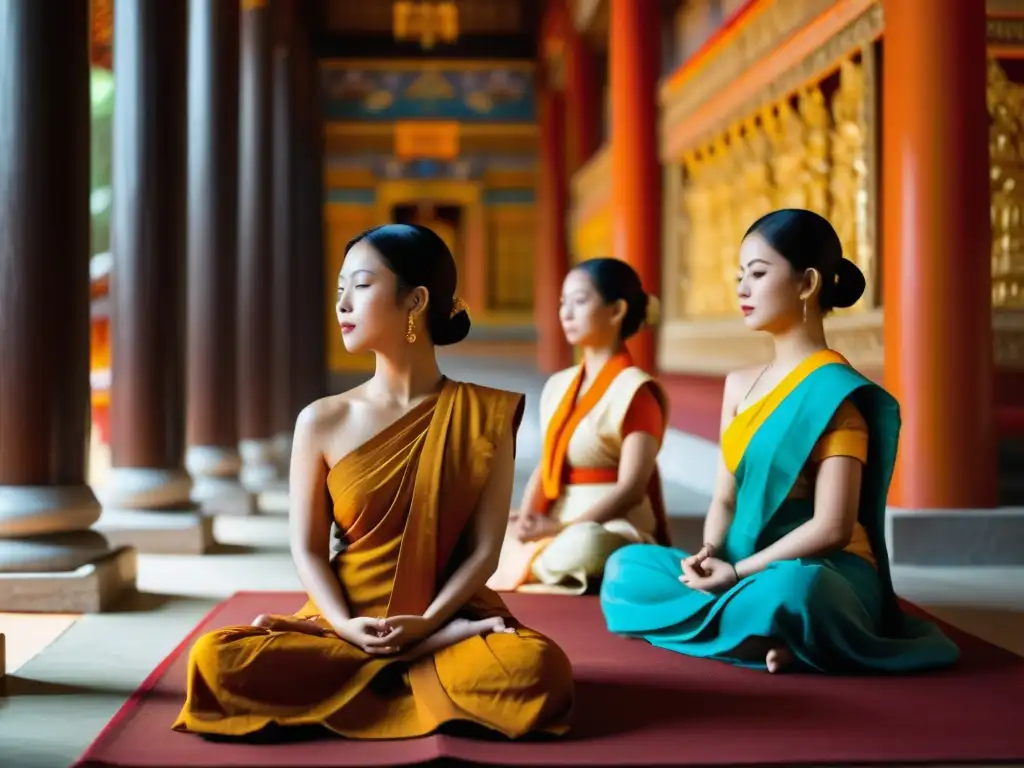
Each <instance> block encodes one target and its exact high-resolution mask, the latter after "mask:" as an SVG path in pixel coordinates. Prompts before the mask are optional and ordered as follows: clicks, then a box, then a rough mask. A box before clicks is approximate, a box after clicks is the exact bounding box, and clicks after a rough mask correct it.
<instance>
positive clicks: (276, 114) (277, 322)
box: [270, 2, 298, 478]
mask: <svg viewBox="0 0 1024 768" xmlns="http://www.w3.org/2000/svg"><path fill="white" fill-rule="evenodd" d="M272 8H273V12H274V13H273V18H274V20H275V21H274V29H273V35H274V38H275V40H274V51H273V57H272V60H273V64H272V72H271V90H272V92H273V96H272V107H271V109H272V112H273V115H272V117H271V123H272V126H271V140H272V144H273V147H272V150H271V154H272V168H271V178H272V183H271V189H272V190H273V191H272V192H271V196H272V214H271V230H272V231H271V248H272V255H271V261H272V262H273V266H272V267H271V275H272V280H271V294H272V296H271V300H270V306H271V308H272V313H273V314H272V318H273V320H272V323H271V337H270V338H271V347H272V349H271V354H272V356H273V363H272V364H271V376H270V385H271V394H270V413H271V430H272V434H273V439H274V451H275V459H276V461H277V463H278V473H279V475H280V476H281V477H284V478H287V476H288V463H289V460H290V457H291V444H292V428H293V426H294V424H295V414H294V413H293V412H292V392H291V387H292V377H293V375H294V374H293V368H294V362H295V361H294V358H293V353H292V341H293V339H294V338H295V329H294V320H295V317H294V308H293V306H292V300H293V294H294V288H295V285H294V283H295V275H294V272H295V259H296V258H297V257H298V253H297V251H296V248H295V197H296V176H295V165H294V164H295V151H296V147H295V138H296V131H295V114H294V113H295V94H294V87H295V82H294V72H293V70H294V65H295V55H294V43H295V39H294V38H295V23H294V21H295V10H296V5H295V4H294V3H282V2H278V3H275V4H274V5H273V6H272Z"/></svg>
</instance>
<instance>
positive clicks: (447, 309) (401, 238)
mask: <svg viewBox="0 0 1024 768" xmlns="http://www.w3.org/2000/svg"><path fill="white" fill-rule="evenodd" d="M363 241H366V242H367V243H368V244H369V245H371V246H373V248H374V250H376V251H377V253H379V254H380V256H381V258H382V259H383V260H384V263H385V264H386V265H387V267H388V269H390V270H391V271H392V272H393V273H394V274H395V277H396V278H397V279H398V300H399V301H401V300H402V299H403V298H405V297H406V296H407V295H408V294H409V292H410V291H411V290H413V289H414V288H417V287H419V286H423V287H424V288H426V289H427V292H428V293H429V294H430V300H429V302H428V303H427V331H428V332H429V333H430V340H431V341H432V342H433V343H434V344H436V345H437V346H444V345H447V344H457V343H458V342H460V341H462V340H463V339H464V338H466V336H468V335H469V328H470V321H469V313H468V312H467V311H466V310H464V309H463V310H461V311H460V312H458V313H456V314H455V315H454V316H452V314H451V313H452V306H453V302H454V299H455V284H456V281H457V279H458V275H457V273H456V269H455V259H454V258H453V257H452V252H451V251H450V250H449V249H448V246H447V245H446V244H445V242H444V240H442V239H441V238H440V236H438V234H437V233H436V232H434V231H433V230H432V229H428V228H427V227H421V226H417V225H415V224H385V225H383V226H381V227H374V228H373V229H368V230H366V231H365V232H363V233H362V234H359V235H357V236H356V237H354V238H352V239H351V240H349V242H348V244H347V245H346V246H345V254H346V255H347V254H348V252H349V251H350V250H352V247H353V246H354V245H356V244H357V243H361V242H363Z"/></svg>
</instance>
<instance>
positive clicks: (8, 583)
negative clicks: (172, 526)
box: [0, 542, 137, 613]
mask: <svg viewBox="0 0 1024 768" xmlns="http://www.w3.org/2000/svg"><path fill="white" fill-rule="evenodd" d="M4 543H6V542H0V548H2V547H3V546H4ZM136 560H137V559H136V554H135V550H134V549H132V548H131V547H119V548H117V549H114V550H112V551H108V552H107V553H106V554H104V555H101V556H99V557H97V558H95V559H94V560H92V561H91V562H88V563H85V564H84V565H80V566H79V567H77V568H75V569H74V570H73V571H49V572H47V571H40V572H34V573H0V611H12V612H14V611H19V612H38V613H100V612H103V611H107V610H109V609H111V608H113V607H114V606H115V605H116V604H117V603H118V602H119V601H120V600H121V599H122V598H123V597H125V596H126V595H127V594H128V593H130V592H134V591H135V578H136Z"/></svg>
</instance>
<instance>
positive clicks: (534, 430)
mask: <svg viewBox="0 0 1024 768" xmlns="http://www.w3.org/2000/svg"><path fill="white" fill-rule="evenodd" d="M444 367H445V368H446V370H449V371H451V372H452V374H453V375H458V374H459V372H460V371H462V370H466V364H465V363H464V362H462V361H459V360H457V359H448V360H447V361H446V362H445V364H444ZM471 367H472V371H473V374H472V375H471V378H473V379H474V380H477V381H482V382H483V383H490V384H493V385H497V386H502V387H505V388H509V389H517V390H519V391H525V392H527V393H529V394H530V395H536V392H537V387H538V385H539V379H538V377H537V376H536V374H534V373H531V372H529V371H527V370H526V369H525V366H523V365H522V364H519V363H516V362H514V361H504V362H496V363H494V364H488V365H487V366H486V367H483V366H480V365H479V363H478V362H477V363H476V364H473V365H472V366H471ZM467 378H468V377H467ZM529 403H530V407H529V411H528V413H527V417H526V420H525V423H524V425H523V429H522V431H521V433H520V451H519V457H518V462H517V469H518V472H517V486H518V488H519V489H521V488H522V484H523V482H524V481H525V478H526V476H527V475H528V474H529V471H530V469H531V468H532V466H533V464H534V463H535V462H536V459H537V454H538V452H539V445H540V431H539V426H538V424H537V414H536V397H535V396H533V397H530V398H529ZM669 469H670V468H669ZM666 496H667V497H668V506H669V508H670V509H671V510H672V513H673V527H674V529H675V533H676V537H677V539H678V540H679V541H680V542H681V543H682V544H683V545H686V544H688V543H691V542H693V541H699V540H700V516H701V514H702V513H703V509H704V505H705V504H706V498H705V497H703V496H702V495H701V494H700V493H696V492H694V491H692V490H689V489H688V488H686V487H685V486H683V485H680V484H679V483H675V482H672V478H671V477H669V478H668V479H667V482H666ZM215 531H216V536H217V539H218V541H219V542H220V547H219V549H218V550H217V551H216V552H214V553H212V554H209V555H205V556H202V557H191V556H189V557H186V556H166V555H163V556H158V555H145V556H141V557H140V562H139V593H138V595H136V596H135V597H134V598H133V599H132V600H130V601H128V602H127V603H125V604H124V605H123V606H121V607H120V609H119V610H117V611H115V612H111V613H107V614H103V615H92V616H84V617H81V618H79V619H77V620H75V619H74V617H37V618H35V619H31V618H26V617H14V618H11V617H5V616H4V615H3V614H0V632H8V633H10V634H11V635H12V637H13V636H14V635H15V634H18V635H19V636H22V635H24V636H28V635H33V634H34V636H35V640H34V641H33V642H29V643H24V642H20V641H14V642H12V644H11V645H12V648H15V647H16V648H18V650H17V651H16V652H15V653H14V654H13V655H11V658H10V664H9V673H10V674H9V676H8V678H7V680H6V682H5V683H4V684H3V687H2V688H0V766H3V767H4V768H6V767H7V766H10V767H11V768H65V766H68V765H70V764H71V763H72V762H73V761H74V760H75V758H77V757H78V755H79V754H81V752H82V751H83V750H84V749H85V748H86V746H88V744H89V743H90V742H91V741H92V739H93V738H95V736H96V735H97V734H98V733H99V731H100V730H101V728H102V727H103V726H104V725H105V724H106V722H107V721H108V720H109V719H110V717H111V716H112V715H113V714H114V712H115V711H116V710H117V709H118V707H120V706H121V704H122V703H123V702H124V701H125V699H126V698H127V697H128V696H129V695H130V694H131V693H132V691H133V690H134V689H135V688H136V687H137V686H138V685H139V684H140V683H141V681H142V680H143V678H145V676H146V675H147V674H148V673H149V672H150V671H151V670H152V669H153V668H154V667H155V666H156V665H157V664H158V663H159V662H160V661H161V660H162V659H163V658H164V657H165V656H166V655H167V654H168V653H170V652H171V651H172V650H173V649H174V647H175V646H176V645H177V644H178V643H179V642H180V641H181V639H182V638H183V637H184V636H185V634H186V633H187V632H188V631H189V630H190V629H191V628H192V627H194V626H195V625H196V624H197V623H198V622H199V620H200V619H201V618H202V617H203V616H204V615H205V614H206V613H207V612H208V611H209V610H210V609H211V608H212V607H213V606H214V605H215V604H216V603H217V602H219V601H220V600H223V599H224V598H226V597H228V596H229V595H231V594H232V593H233V592H235V591H238V590H298V589H299V583H298V579H297V578H296V576H295V574H294V571H293V568H292V565H291V562H290V558H289V555H288V543H287V521H286V519H285V517H284V516H283V515H281V514H265V515H262V516H258V517H252V518H246V519H231V518H221V519H218V520H217V521H216V527H215ZM894 576H895V580H896V584H897V588H898V590H899V592H900V593H901V594H902V595H903V596H905V597H907V598H908V599H911V600H913V601H914V602H917V603H919V604H921V605H924V606H926V607H927V608H929V609H930V610H932V612H933V613H935V614H936V615H938V616H940V617H942V618H943V619H946V620H947V621H949V622H951V623H952V624H955V625H957V626H959V627H962V628H963V629H966V630H968V631H970V632H973V633H974V634H976V635H978V636H980V637H983V638H985V639H986V640H989V641H990V642H993V643H996V644H998V645H1002V646H1003V647H1006V648H1008V649H1010V650H1013V651H1015V652H1016V653H1019V654H1021V655H1024V569H1019V568H963V569H949V568H897V569H896V572H895V574H894ZM33 622H36V624H34V625H33ZM32 626H34V627H35V628H34V629H33V628H30V627H32ZM19 642H20V644H18V643H19ZM33 643H34V644H33ZM9 655H10V654H9ZM169 725H170V724H168V726H169Z"/></svg>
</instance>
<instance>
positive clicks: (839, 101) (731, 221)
mask: <svg viewBox="0 0 1024 768" xmlns="http://www.w3.org/2000/svg"><path fill="white" fill-rule="evenodd" d="M871 57H872V53H871V50H870V49H864V50H862V51H858V52H857V53H856V54H855V55H853V56H851V57H848V58H846V59H844V60H842V62H841V64H840V66H839V71H838V73H829V75H828V77H827V78H824V79H822V80H819V81H811V82H810V83H808V84H806V85H804V86H803V87H802V88H801V89H800V90H799V91H797V92H796V93H793V94H791V95H789V96H787V97H785V98H783V99H781V100H779V101H778V102H776V103H773V104H768V105H766V106H764V107H763V108H761V109H759V110H757V111H756V112H754V113H753V114H750V115H748V116H747V117H745V118H744V119H742V120H740V121H739V122H737V123H734V124H733V125H731V126H730V127H728V128H726V129H725V130H723V131H721V132H720V133H719V134H717V135H716V136H715V137H714V138H713V139H712V140H711V141H710V142H708V143H706V144H705V145H703V146H700V147H696V148H694V149H692V150H690V151H688V152H686V153H684V155H683V157H682V163H681V165H682V170H683V178H684V180H683V183H682V187H681V189H680V190H679V193H678V198H679V203H678V205H679V207H680V208H681V210H680V211H679V212H678V213H680V214H681V215H682V217H683V218H684V220H685V222H686V224H685V226H684V227H681V228H680V231H679V236H678V237H677V238H675V239H674V240H673V241H671V242H670V243H669V244H668V248H667V251H668V253H669V257H670V258H672V259H673V260H674V261H675V264H674V265H673V269H672V270H670V271H671V272H672V273H674V274H675V275H677V276H678V277H677V279H678V282H679V285H680V295H681V297H682V300H681V301H678V302H674V303H671V304H670V312H671V314H670V318H669V319H676V320H683V319H687V320H689V319H700V318H722V317H729V316H733V315H734V314H735V310H736V300H735V276H736V271H737V263H738V259H739V245H740V240H741V238H742V237H743V234H744V232H746V230H747V229H748V228H749V227H750V225H751V224H753V223H754V222H755V221H756V220H757V219H758V218H760V217H761V216H763V215H764V214H765V213H768V212H769V211H771V210H774V209H776V208H783V207H786V208H808V209H810V210H814V211H817V212H819V213H821V214H822V215H824V216H827V217H828V218H829V219H830V220H831V221H832V222H833V224H834V225H835V227H836V230H837V232H838V234H839V236H840V239H841V240H842V243H843V251H844V253H845V255H846V257H847V258H849V259H850V260H851V261H854V262H855V263H857V265H858V266H860V268H861V269H862V270H863V271H864V273H865V275H866V276H867V277H868V282H869V291H868V294H867V296H866V298H865V300H863V301H861V302H859V303H858V305H857V306H856V307H854V308H851V309H850V310H846V312H852V313H858V312H863V311H865V310H867V309H870V308H873V307H876V306H877V302H876V294H877V290H876V284H877V279H876V278H875V275H876V273H877V270H876V267H875V256H874V254H875V245H874V224H873V218H874V199H873V197H874V196H873V192H872V190H873V184H874V182H875V170H874V157H873V151H874V140H873V133H874V132H875V131H877V129H878V126H877V125H876V123H875V121H874V119H873V116H874V108H873V99H874V98H875V91H874V86H875V78H874V77H873V67H872V62H873V59H872V58H871Z"/></svg>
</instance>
